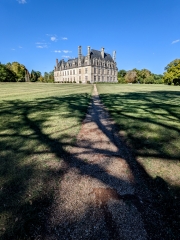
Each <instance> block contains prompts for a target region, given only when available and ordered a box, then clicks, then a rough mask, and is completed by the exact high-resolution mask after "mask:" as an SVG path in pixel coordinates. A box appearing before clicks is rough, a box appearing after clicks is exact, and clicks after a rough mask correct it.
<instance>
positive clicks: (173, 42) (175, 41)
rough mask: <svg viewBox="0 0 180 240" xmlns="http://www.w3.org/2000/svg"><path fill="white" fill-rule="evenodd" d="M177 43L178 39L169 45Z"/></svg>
mask: <svg viewBox="0 0 180 240" xmlns="http://www.w3.org/2000/svg"><path fill="white" fill-rule="evenodd" d="M179 41H180V39H177V40H174V41H172V43H171V44H175V43H178V42H179Z"/></svg>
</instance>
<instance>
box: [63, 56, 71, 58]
mask: <svg viewBox="0 0 180 240" xmlns="http://www.w3.org/2000/svg"><path fill="white" fill-rule="evenodd" d="M62 57H63V58H71V57H70V56H62Z"/></svg>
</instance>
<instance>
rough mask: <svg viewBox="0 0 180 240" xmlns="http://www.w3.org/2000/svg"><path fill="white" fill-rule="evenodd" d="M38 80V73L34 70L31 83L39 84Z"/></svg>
mask: <svg viewBox="0 0 180 240" xmlns="http://www.w3.org/2000/svg"><path fill="white" fill-rule="evenodd" d="M37 80H38V73H37V72H36V71H34V70H32V71H31V74H30V81H31V82H37Z"/></svg>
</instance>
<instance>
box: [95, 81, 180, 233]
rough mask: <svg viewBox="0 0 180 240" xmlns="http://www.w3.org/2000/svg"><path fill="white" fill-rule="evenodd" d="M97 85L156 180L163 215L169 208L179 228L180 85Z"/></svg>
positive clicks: (154, 185) (124, 136)
mask: <svg viewBox="0 0 180 240" xmlns="http://www.w3.org/2000/svg"><path fill="white" fill-rule="evenodd" d="M97 88H98V92H99V94H100V98H101V100H102V101H103V103H104V105H105V106H106V107H107V109H108V111H109V112H110V114H111V116H112V118H113V119H114V120H115V122H116V123H117V127H118V129H119V133H120V135H121V137H122V138H123V139H124V141H125V142H126V144H127V145H128V146H130V148H131V149H132V151H133V153H134V155H135V157H136V159H137V161H138V162H139V163H140V164H141V165H142V166H143V168H144V169H145V170H146V172H147V173H148V174H149V175H150V176H151V177H152V179H154V180H155V181H153V184H152V183H151V184H150V188H152V189H153V191H157V192H158V198H159V199H158V201H159V204H160V205H162V204H164V211H167V212H165V215H168V214H170V212H171V214H172V216H171V217H172V222H171V224H172V225H173V227H174V230H175V231H178V229H179V225H180V211H179V209H180V104H179V103H180V87H175V86H164V85H118V84H117V85H113V86H112V85H108V84H107V85H97ZM168 209H169V210H170V212H168ZM173 221H174V222H173ZM178 224H179V225H178ZM172 236H173V234H172Z"/></svg>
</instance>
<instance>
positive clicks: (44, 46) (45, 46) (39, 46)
mask: <svg viewBox="0 0 180 240" xmlns="http://www.w3.org/2000/svg"><path fill="white" fill-rule="evenodd" d="M36 47H37V48H47V45H38V46H36Z"/></svg>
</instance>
